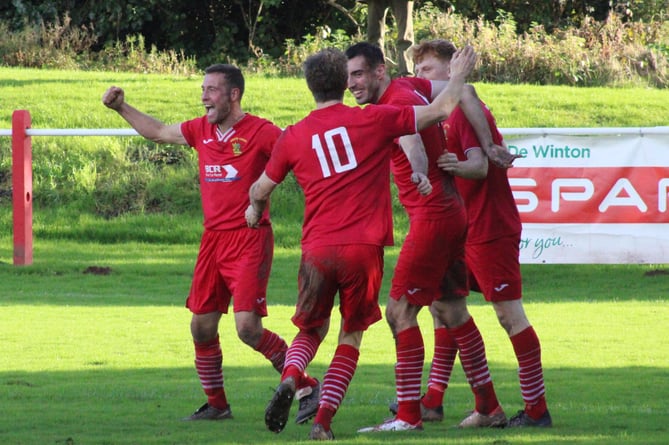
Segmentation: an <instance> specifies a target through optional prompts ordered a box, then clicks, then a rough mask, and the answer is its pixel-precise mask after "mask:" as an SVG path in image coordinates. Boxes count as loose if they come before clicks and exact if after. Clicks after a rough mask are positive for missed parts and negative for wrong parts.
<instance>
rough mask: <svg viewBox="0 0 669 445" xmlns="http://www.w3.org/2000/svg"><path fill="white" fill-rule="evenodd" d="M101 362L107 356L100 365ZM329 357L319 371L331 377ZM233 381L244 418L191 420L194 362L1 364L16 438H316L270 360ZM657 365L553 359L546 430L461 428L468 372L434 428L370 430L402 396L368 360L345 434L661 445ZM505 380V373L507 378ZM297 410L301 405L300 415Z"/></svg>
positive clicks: (358, 438)
mask: <svg viewBox="0 0 669 445" xmlns="http://www.w3.org/2000/svg"><path fill="white" fill-rule="evenodd" d="M91 366H93V367H94V366H95V364H91ZM491 367H493V368H495V369H496V370H497V371H498V372H497V375H498V377H500V378H498V379H497V385H496V386H497V392H498V396H499V398H500V400H501V402H502V404H503V406H504V407H505V409H506V411H507V414H509V415H511V414H513V412H515V410H516V409H519V408H520V407H521V405H520V400H519V393H518V388H517V382H516V381H515V379H514V378H513V376H514V375H515V370H514V369H512V368H509V367H506V368H500V367H499V366H498V365H496V364H494V363H493V364H491ZM324 370H325V368H324V366H323V365H317V366H313V367H312V368H310V372H311V373H312V374H313V375H315V376H317V377H319V378H320V376H322V374H323V372H324ZM224 371H225V378H226V380H225V383H226V391H227V394H228V399H229V402H230V403H231V406H232V410H233V414H234V416H235V418H234V420H230V421H223V422H183V421H181V420H180V419H181V418H182V417H184V416H187V415H189V414H190V413H191V412H192V411H194V410H195V409H196V408H197V407H198V406H199V405H200V404H201V403H203V401H204V396H203V394H202V392H201V390H200V389H199V383H198V381H197V378H196V376H195V371H194V369H191V368H149V369H132V370H114V369H105V368H104V367H103V365H100V369H91V370H82V371H76V372H58V371H43V372H34V373H26V372H20V371H11V372H2V373H0V399H1V400H2V416H0V437H2V438H3V440H2V442H3V443H12V444H14V443H15V444H73V445H74V444H204V443H206V444H213V445H215V444H223V443H226V444H229V443H238V444H247V443H248V444H250V443H253V444H269V443H286V442H296V441H302V440H305V439H306V437H307V435H308V432H309V429H310V427H309V425H295V424H293V423H292V422H291V423H289V424H288V425H287V427H286V429H285V430H284V431H283V432H282V433H281V434H280V435H276V434H274V433H271V432H269V431H268V430H267V429H266V428H265V425H264V420H263V419H264V417H263V416H264V409H265V406H266V404H267V402H268V401H269V399H270V398H271V396H272V394H273V388H274V387H275V386H276V385H277V384H278V381H279V376H278V375H277V374H275V373H273V372H272V371H271V369H268V368H265V367H263V368H259V367H234V366H227V367H225V368H224ZM665 377H666V369H663V368H656V367H638V368H602V369H587V368H586V369H573V368H570V369H556V370H547V371H546V379H547V385H548V387H549V393H548V394H549V406H550V409H551V413H552V416H553V420H554V427H553V428H552V429H544V430H535V429H530V430H527V429H526V430H518V429H504V430H491V429H484V430H459V429H457V428H455V425H456V424H457V423H458V422H459V421H460V420H461V419H462V418H463V417H464V416H465V414H466V412H467V410H469V409H471V408H472V397H471V392H470V390H469V387H468V386H467V385H466V384H464V383H463V382H464V379H463V378H462V376H461V375H459V374H456V375H454V378H453V383H452V384H451V386H450V387H449V389H448V391H447V395H446V399H445V407H444V408H445V412H446V418H445V420H444V422H443V423H436V424H435V423H431V424H426V425H425V430H424V431H423V432H410V433H383V434H372V435H359V434H357V433H356V431H357V429H358V428H360V427H363V426H368V425H372V424H376V423H379V422H381V421H382V420H383V419H384V418H385V417H387V416H388V415H389V412H388V410H387V404H388V403H389V402H390V401H392V400H393V398H394V381H393V375H392V367H391V366H387V365H365V364H361V365H360V367H359V368H358V371H357V373H356V375H355V378H354V380H353V382H352V384H351V386H350V387H349V392H348V394H347V397H346V399H345V401H344V403H343V405H342V406H341V409H340V410H339V412H338V414H337V416H336V417H335V419H334V423H333V431H334V432H335V434H336V438H337V441H338V442H340V443H365V444H377V443H378V444H380V443H386V442H388V441H389V440H391V441H392V442H393V443H395V441H401V442H402V443H409V444H413V443H415V444H418V443H420V444H429V443H444V442H445V441H446V442H447V443H449V444H450V443H454V444H491V443H494V444H518V443H532V444H554V443H574V444H618V443H626V444H629V443H631V444H653V443H658V444H659V443H666V442H665V441H666V437H667V435H668V434H669V427H668V426H667V424H666V421H665V420H666V418H667V415H668V414H669V413H668V412H667V411H668V408H667V405H666V400H667V398H669V388H668V387H667V386H666V385H664V384H661V383H660V382H662V381H663V379H664V378H665ZM502 379H503V380H502ZM295 413H296V407H295V406H293V408H292V411H291V416H293V415H294V414H295Z"/></svg>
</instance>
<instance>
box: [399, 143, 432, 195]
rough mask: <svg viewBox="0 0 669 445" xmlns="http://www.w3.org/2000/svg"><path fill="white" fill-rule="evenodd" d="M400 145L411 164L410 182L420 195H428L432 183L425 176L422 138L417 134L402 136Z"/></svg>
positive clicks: (425, 156)
mask: <svg viewBox="0 0 669 445" xmlns="http://www.w3.org/2000/svg"><path fill="white" fill-rule="evenodd" d="M400 147H402V151H404V154H405V155H406V157H407V159H408V160H409V163H410V164H411V170H412V174H411V182H413V183H414V184H416V187H417V188H418V192H419V193H420V194H421V195H423V196H425V195H429V194H430V193H432V184H430V180H429V179H428V177H427V154H426V153H425V146H424V145H423V139H422V138H421V137H420V135H418V134H412V135H408V136H402V137H401V138H400Z"/></svg>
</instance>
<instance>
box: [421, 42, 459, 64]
mask: <svg viewBox="0 0 669 445" xmlns="http://www.w3.org/2000/svg"><path fill="white" fill-rule="evenodd" d="M456 51H457V49H456V48H455V45H453V43H451V42H449V41H448V40H445V39H434V40H427V41H425V42H421V43H419V44H418V45H414V46H412V47H411V57H412V58H413V61H414V63H418V62H420V61H421V60H422V59H423V58H424V57H425V56H427V55H429V54H432V55H434V56H435V57H436V58H437V59H440V60H443V61H445V62H450V61H451V59H452V58H453V54H455V52H456Z"/></svg>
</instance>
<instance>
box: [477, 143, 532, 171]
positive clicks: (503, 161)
mask: <svg viewBox="0 0 669 445" xmlns="http://www.w3.org/2000/svg"><path fill="white" fill-rule="evenodd" d="M486 155H488V159H490V160H491V161H492V163H493V164H495V165H496V166H498V167H500V168H511V167H513V161H515V160H516V159H519V158H522V157H523V156H522V155H519V154H513V153H511V152H510V151H509V150H508V149H507V148H506V147H504V146H502V145H496V144H495V145H492V146H490V147H488V149H487V150H486Z"/></svg>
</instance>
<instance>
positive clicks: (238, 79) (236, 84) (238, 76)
mask: <svg viewBox="0 0 669 445" xmlns="http://www.w3.org/2000/svg"><path fill="white" fill-rule="evenodd" d="M204 73H205V74H211V73H221V74H223V75H224V76H225V80H226V81H227V82H228V85H229V86H230V88H238V89H239V100H240V101H241V99H242V96H243V95H244V75H243V74H242V70H240V69H239V68H237V67H236V66H234V65H230V64H227V63H217V64H215V65H210V66H208V67H207V68H206V69H205V70H204Z"/></svg>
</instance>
